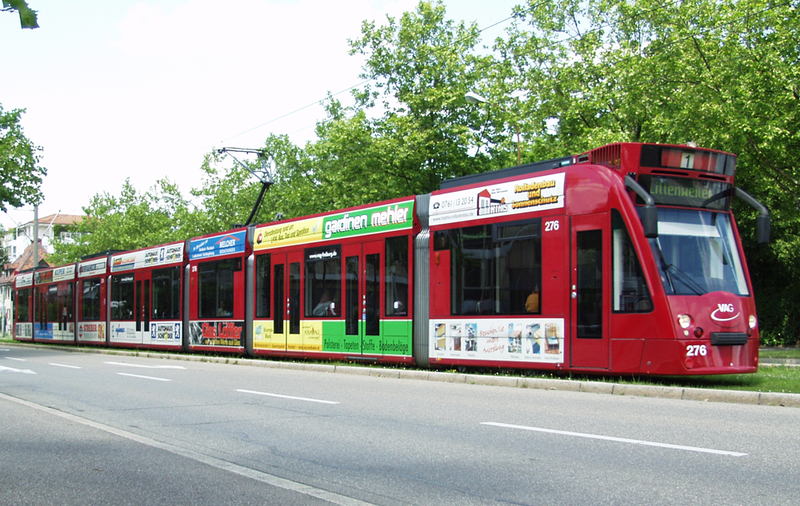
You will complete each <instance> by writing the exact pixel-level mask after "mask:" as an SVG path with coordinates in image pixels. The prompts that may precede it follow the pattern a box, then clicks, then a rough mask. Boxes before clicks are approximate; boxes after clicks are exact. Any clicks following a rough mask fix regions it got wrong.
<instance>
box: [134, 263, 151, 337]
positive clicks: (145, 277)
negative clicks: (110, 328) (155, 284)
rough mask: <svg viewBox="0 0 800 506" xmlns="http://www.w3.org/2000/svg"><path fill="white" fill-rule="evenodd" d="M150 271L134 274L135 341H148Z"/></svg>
mask: <svg viewBox="0 0 800 506" xmlns="http://www.w3.org/2000/svg"><path fill="white" fill-rule="evenodd" d="M150 275H151V272H150V271H146V272H142V273H139V275H137V276H136V290H135V294H136V295H135V297H136V304H135V306H134V307H135V308H136V309H135V311H134V318H135V320H136V342H137V343H142V344H144V343H149V342H150V314H151V309H150Z"/></svg>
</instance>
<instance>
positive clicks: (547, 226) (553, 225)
mask: <svg viewBox="0 0 800 506" xmlns="http://www.w3.org/2000/svg"><path fill="white" fill-rule="evenodd" d="M554 230H558V220H555V221H545V222H544V231H545V232H552V231H554Z"/></svg>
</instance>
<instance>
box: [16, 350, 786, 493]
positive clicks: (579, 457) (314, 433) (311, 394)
mask: <svg viewBox="0 0 800 506" xmlns="http://www.w3.org/2000/svg"><path fill="white" fill-rule="evenodd" d="M231 362H235V360H234V359H231ZM322 370H324V369H322ZM798 427H800V409H797V408H787V407H777V406H763V405H762V406H759V405H749V404H728V403H715V402H700V401H692V400H681V399H670V398H650V397H639V396H631V395H599V394H595V393H585V392H572V391H562V390H543V389H530V388H509V387H503V386H487V385H474V384H470V383H448V382H439V381H416V380H413V379H397V378H386V377H374V376H367V375H353V374H331V373H329V372H320V371H313V370H294V369H284V368H280V367H250V366H245V365H242V364H241V363H238V364H234V363H229V364H225V363H211V362H203V361H199V360H198V359H197V358H196V357H195V358H193V359H192V360H185V361H180V360H164V359H157V358H149V357H143V356H131V355H129V354H119V355H109V354H94V353H74V352H66V351H63V350H61V349H57V348H48V347H18V346H8V347H4V346H2V345H0V504H4V505H22V504H25V505H29V504H64V505H78V504H80V505H86V504H115V505H117V504H120V505H139V504H142V505H143V504H147V505H152V504H167V503H168V504H192V505H205V504H208V505H211V504H214V505H219V504H226V505H227V504H230V505H245V504H353V505H358V504H380V505H406V504H420V505H422V504H425V505H427V504H443V503H449V504H481V505H482V504H531V505H538V504H575V505H579V504H580V505H582V504H593V505H594V504H648V505H649V504H715V505H716V504H747V505H750V504H797V502H798V497H800V480H798V479H797V476H798V473H799V472H800V453H799V452H798V450H800V431H798Z"/></svg>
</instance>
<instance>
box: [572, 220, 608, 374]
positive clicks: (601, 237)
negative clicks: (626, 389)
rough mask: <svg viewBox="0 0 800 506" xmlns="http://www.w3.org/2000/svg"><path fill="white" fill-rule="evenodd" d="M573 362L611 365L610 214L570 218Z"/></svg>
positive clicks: (595, 367)
mask: <svg viewBox="0 0 800 506" xmlns="http://www.w3.org/2000/svg"><path fill="white" fill-rule="evenodd" d="M571 224H572V226H571V229H572V230H571V241H570V243H571V248H570V249H571V251H570V258H571V261H570V265H571V269H570V309H571V310H570V315H571V316H570V365H571V367H587V368H594V369H608V368H609V355H610V346H609V342H610V340H609V336H608V328H609V322H608V321H607V320H608V314H609V311H608V309H609V308H608V304H609V300H610V297H609V296H608V291H609V276H608V273H609V267H608V266H609V265H610V258H606V257H608V256H609V255H608V254H607V252H608V251H610V250H609V247H608V241H609V233H608V213H600V214H589V215H581V216H573V217H572V218H571Z"/></svg>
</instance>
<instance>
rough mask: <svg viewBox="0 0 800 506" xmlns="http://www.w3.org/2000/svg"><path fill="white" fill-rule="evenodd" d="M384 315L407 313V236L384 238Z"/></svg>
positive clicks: (404, 314)
mask: <svg viewBox="0 0 800 506" xmlns="http://www.w3.org/2000/svg"><path fill="white" fill-rule="evenodd" d="M385 283H386V316H406V315H407V314H408V237H406V236H401V237H391V238H389V239H386V279H385Z"/></svg>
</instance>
